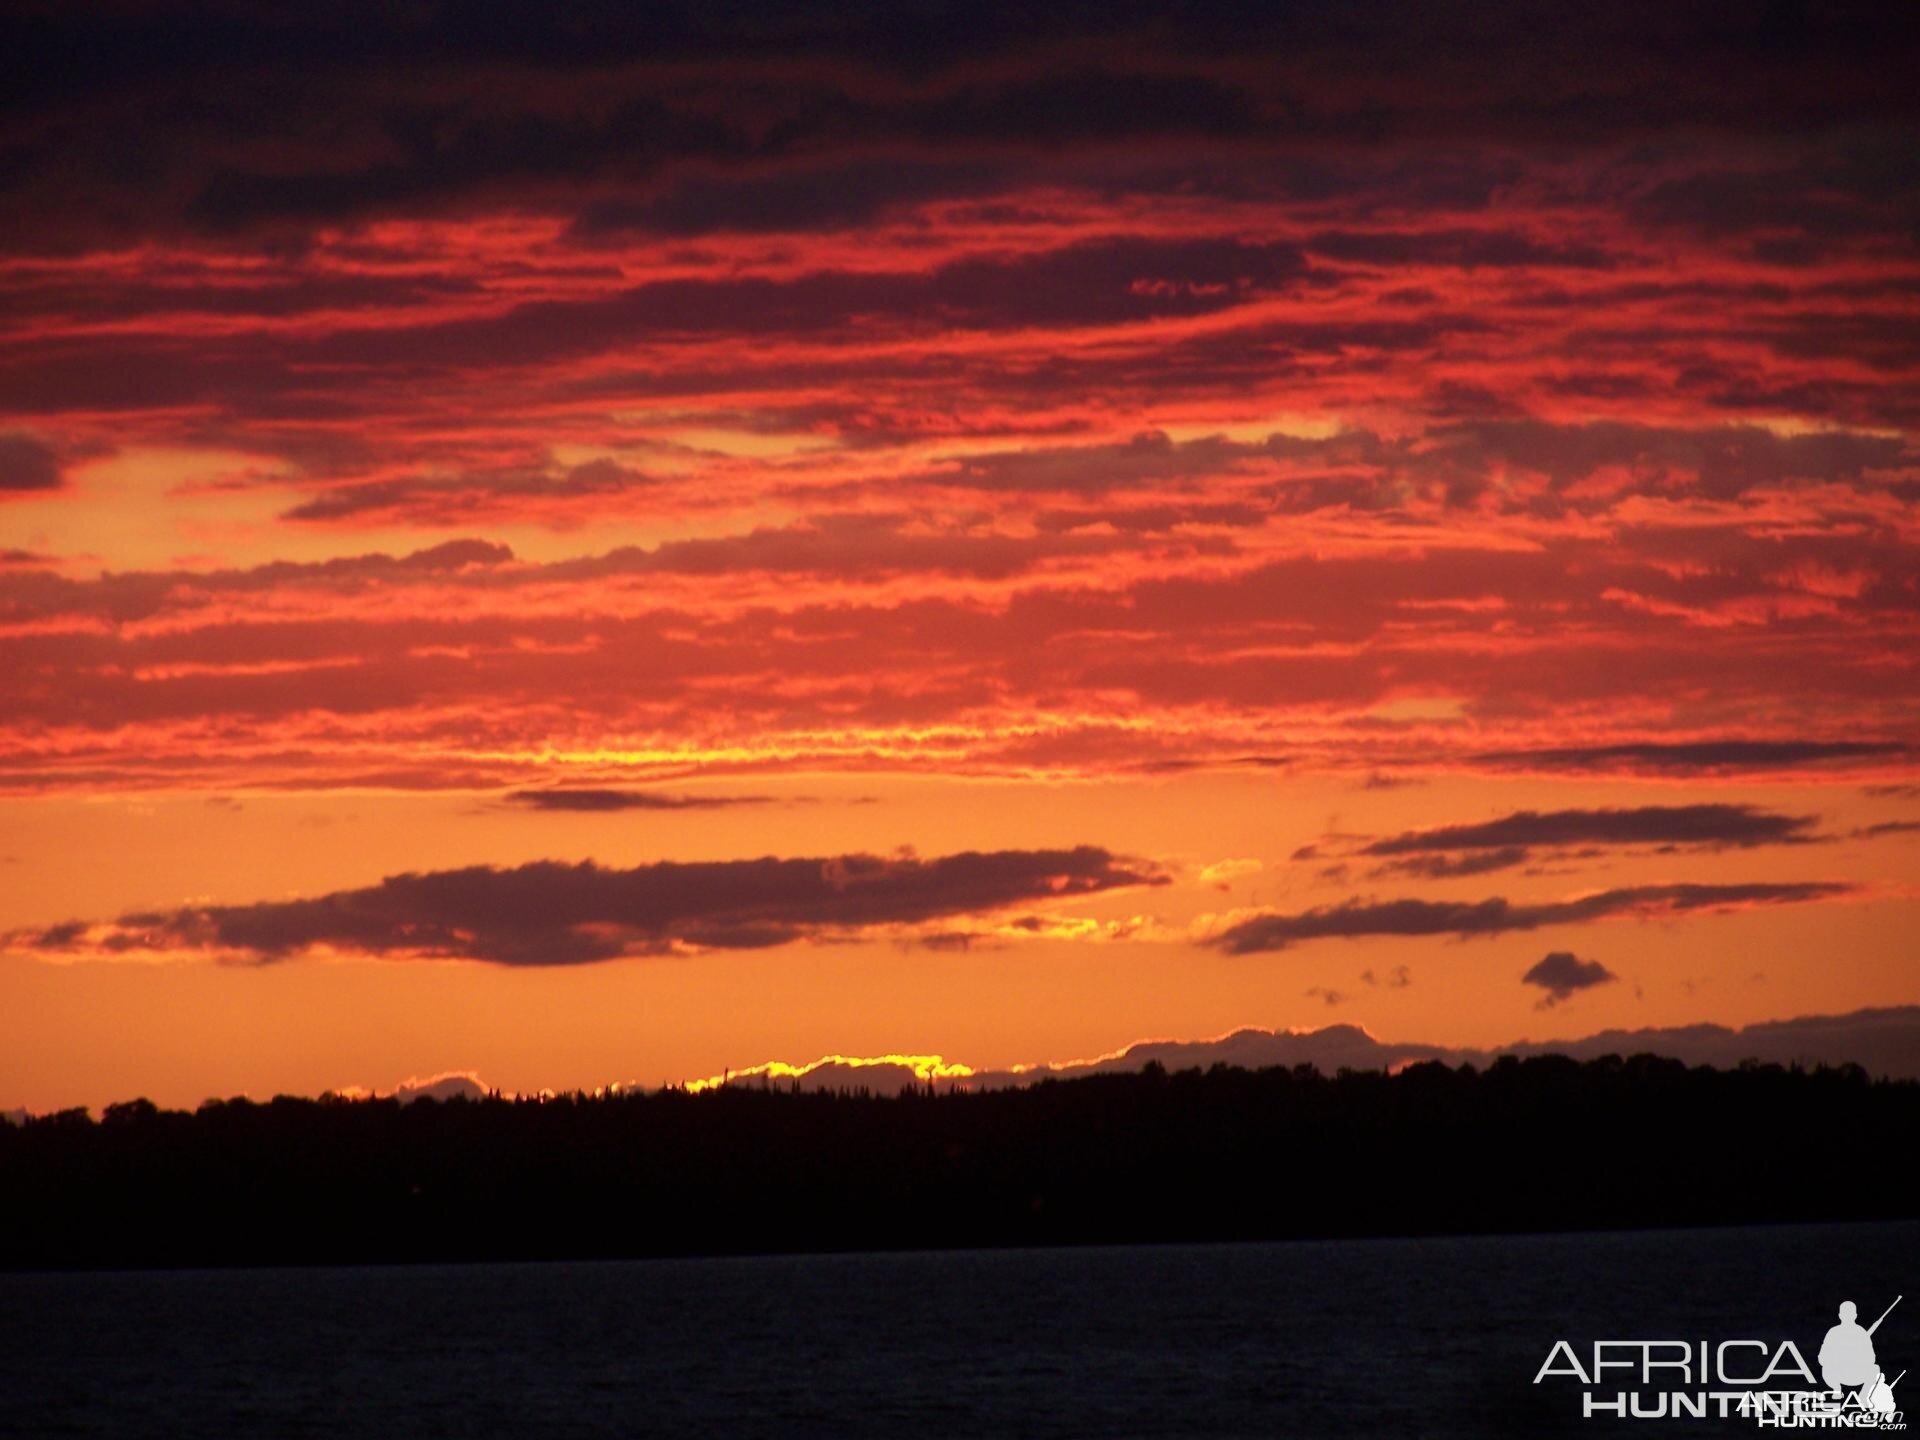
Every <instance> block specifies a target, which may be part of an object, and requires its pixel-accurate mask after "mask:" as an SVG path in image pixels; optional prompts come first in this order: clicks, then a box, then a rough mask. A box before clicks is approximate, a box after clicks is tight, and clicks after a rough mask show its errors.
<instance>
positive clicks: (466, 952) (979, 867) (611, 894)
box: [3, 845, 1166, 966]
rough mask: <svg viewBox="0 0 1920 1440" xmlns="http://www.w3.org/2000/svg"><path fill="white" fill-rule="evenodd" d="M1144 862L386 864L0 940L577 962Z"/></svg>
mask: <svg viewBox="0 0 1920 1440" xmlns="http://www.w3.org/2000/svg"><path fill="white" fill-rule="evenodd" d="M1164 883H1166V877H1165V876H1164V875H1163V874H1162V873H1161V872H1160V871H1159V870H1157V869H1156V868H1155V867H1153V866H1151V865H1148V864H1145V863H1143V862H1140V861H1134V860H1126V859H1123V858H1121V857H1118V856H1115V855H1113V854H1111V853H1109V852H1108V851H1106V850H1102V849H1099V848H1098V847H1095V846H1091V845H1083V846H1079V847H1076V848H1074V849H1071V850H999V851H986V852H978V851H967V852H965V853H963V854H958V855H948V856H944V857H942V858H940V859H936V860H921V859H919V858H917V857H915V856H913V855H910V854H902V855H895V856H885V857H883V856H876V855H840V856H833V857H826V858H815V859H777V858H774V857H771V856H769V857H765V858H762V859H758V860H729V861H710V862H694V863H680V862H670V861H662V862H660V863H657V864H651V865H637V866H634V867H633V868H631V869H624V870H621V869H608V868H604V867H602V866H599V865H596V864H594V863H592V862H591V861H588V862H585V863H582V864H578V865H566V864H559V863H556V862H553V861H537V862H534V863H532V864H527V865H520V866H515V867H513V868H510V869H499V868H496V867H493V866H489V865H476V866H469V867H468V868H466V869H462V870H440V871H429V872H425V873H408V874H404V875H392V876H389V877H387V878H386V879H385V880H382V881H381V882H380V883H379V884H378V885H372V886H368V887H366V888H364V889H359V890H340V891H335V892H333V893H331V894H327V895H321V896H317V897H314V898H312V899H305V900H287V901H267V902H262V903H260V904H254V905H216V906H198V907H191V908H185V909H179V910H170V911H161V912H153V913H147V914H135V915H125V916H122V917H121V918H120V919H119V920H118V921H115V922H114V923H113V924H111V925H109V926H104V927H89V926H87V925H85V924H81V923H68V924H65V925H57V926H52V927H49V928H47V929H43V930H27V931H16V932H14V933H13V934H11V935H8V936H5V937H4V941H3V943H4V946H5V948H7V949H10V950H16V951H21V952H25V953H34V952H41V953H58V952H61V951H63V950H71V949H73V948H74V947H75V946H76V945H77V944H80V943H83V942H84V943H87V944H89V945H91V946H92V947H94V948H96V949H97V950H99V951H100V952H103V953H106V954H140V953H152V952H166V951H175V950H214V951H218V952H224V953H232V952H237V953H240V954H243V955H247V956H250V957H251V958H253V959H255V960H259V961H269V960H279V959H286V958H290V957H292V956H296V955H299V954H302V953H304V952H308V951H312V950H314V949H316V948H326V949H329V950H338V951H343V952H346V953H350V954H363V955H402V956H412V955H426V956H431V957H442V958H450V959H462V960H485V961H491V962H494V963H497V964H502V965H522V966H547V965H579V964H586V963H589V962H592V961H598V960H611V959H615V958H617V957H620V956H624V955H650V954H660V953H663V952H665V951H668V950H670V949H673V948H674V947H676V946H681V945H684V946H693V947H698V948H712V949H763V948H766V947H769V946H775V945H784V944H787V943H789V942H792V941H796V940H803V939H809V938H834V937H838V938H845V937H849V936H853V935H856V934H858V933H859V932H860V931H862V930H865V929H868V928H871V927H875V926H886V925H900V924H908V925H910V924H915V923H918V922H921V921H926V920H932V919H936V918H939V917H943V916H951V915H962V914H970V913H976V912H981V911H991V910H996V909H999V908H1001V907H1003V906H1007V905H1011V904H1017V903H1031V902H1033V901H1035V900H1045V899H1051V898H1056V897H1064V896H1077V895H1091V894H1095V893H1097V892H1100V891H1103V890H1112V889H1116V888H1120V887H1123V886H1132V885H1158V884H1164Z"/></svg>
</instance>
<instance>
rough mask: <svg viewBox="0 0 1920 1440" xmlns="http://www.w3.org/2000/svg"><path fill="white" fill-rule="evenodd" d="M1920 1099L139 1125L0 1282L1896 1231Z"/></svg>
mask: <svg viewBox="0 0 1920 1440" xmlns="http://www.w3.org/2000/svg"><path fill="white" fill-rule="evenodd" d="M1916 1131H1920V1083H1916V1082H1913V1081H1886V1080H1881V1081H1874V1080H1871V1079H1869V1077H1868V1076H1867V1074H1866V1072H1865V1071H1863V1070H1861V1069H1860V1068H1859V1067H1857V1066H1843V1067H1840V1068H1832V1069H1830V1068H1824V1067H1823V1068H1819V1069H1814V1070H1802V1069H1799V1068H1784V1067H1781V1066H1777V1065H1757V1064H1748V1065H1744V1066H1741V1067H1740V1068H1738V1069H1732V1070H1713V1069H1709V1068H1706V1067H1696V1068H1692V1069H1689V1068H1688V1067H1686V1066H1685V1065H1683V1064H1681V1063H1680V1062H1678V1061H1674V1060H1666V1059H1660V1058H1656V1057H1654V1056H1650V1055H1639V1056H1635V1057H1633V1058H1631V1059H1624V1060H1623V1059H1621V1058H1619V1057H1616V1056H1609V1057H1606V1058H1603V1059H1599V1060H1592V1061H1588V1062H1585V1063H1580V1062H1576V1061H1573V1060H1570V1059H1566V1058H1564V1057H1558V1056H1548V1057H1539V1058H1533V1059H1526V1060H1518V1059H1514V1058H1512V1057H1504V1058H1502V1059H1500V1060H1498V1061H1496V1062H1494V1063H1493V1064H1492V1065H1490V1066H1488V1067H1487V1068H1485V1069H1483V1070H1476V1069H1474V1068H1473V1067H1471V1066H1462V1067H1460V1068H1458V1069H1451V1068H1449V1067H1447V1066H1446V1065H1444V1064H1441V1063H1438V1062H1428V1063H1425V1064H1419V1065H1414V1066H1411V1067H1410V1068H1408V1069H1405V1070H1403V1071H1401V1072H1400V1073H1399V1074H1396V1075H1388V1074H1386V1073H1383V1072H1379V1071H1342V1072H1341V1073H1339V1074H1338V1075H1335V1076H1331V1077H1329V1076H1324V1075H1322V1074H1320V1073H1319V1072H1317V1071H1315V1070H1313V1069H1311V1068H1310V1067H1306V1066H1302V1067H1299V1068H1296V1069H1291V1070H1289V1069H1282V1068H1275V1069H1267V1070H1255V1071H1249V1070H1241V1069H1234V1068H1229V1067H1226V1066H1216V1067H1214V1068H1213V1069H1211V1070H1206V1071H1200V1070H1188V1071H1179V1072H1174V1073H1169V1072H1167V1071H1165V1070H1164V1069H1162V1068H1160V1067H1158V1066H1157V1065H1150V1066H1149V1067H1148V1068H1147V1069H1146V1070H1144V1071H1142V1072H1138V1073H1130V1074H1110V1075H1098V1076H1092V1077H1087V1078H1084V1079H1075V1080H1067V1081H1058V1080H1046V1081H1042V1082H1040V1083H1037V1084H1034V1085H1031V1086H1027V1087H1024V1088H1017V1089H1008V1090H996V1091H989V1092H984V1093H971V1092H966V1091H960V1090H948V1089H945V1088H940V1089H937V1090H935V1089H931V1088H929V1087H925V1086H923V1087H920V1088H918V1089H913V1090H908V1091H906V1092H904V1093H902V1094H900V1095H897V1096H894V1095H885V1096H881V1095H875V1094H872V1093H870V1092H865V1091H858V1090H853V1091H840V1092H802V1091H798V1090H791V1089H786V1088H781V1087H780V1086H778V1085H777V1084H767V1083H765V1082H760V1081H755V1082H752V1083H747V1084H735V1085H731V1086H725V1087H721V1088H718V1089H716V1090H712V1091H708V1092H704V1093H698V1094H692V1093H688V1092H686V1091H682V1090H675V1089H670V1090H664V1091H657V1092H650V1093H614V1094H596V1095H585V1094H570V1095H560V1096H557V1097H547V1098H543V1099H539V1100H532V1099H521V1100H508V1099H503V1098H498V1097H495V1098H490V1099H486V1100H450V1101H445V1102H438V1101H434V1100H420V1101H416V1102H414V1103H410V1104H406V1105H402V1104H400V1103H398V1102H397V1101H395V1100H392V1099H375V1100H365V1099H355V1100H348V1099H342V1098H339V1097H333V1096H327V1097H323V1098H321V1099H319V1100H309V1099H295V1098H291V1097H280V1098H277V1099H274V1100H272V1101H270V1102H265V1103H256V1102H252V1101H248V1100H244V1099H236V1100H224V1101H208V1102H207V1103H206V1104H204V1105H202V1106H201V1107H200V1108H199V1109H198V1110H196V1111H194V1112H192V1113H188V1112H185V1111H168V1110H162V1109H159V1108H157V1107H155V1106H154V1105H152V1104H150V1103H149V1102H147V1101H144V1100H136V1101H132V1102H128V1103H125V1104H119V1105H113V1106H109V1107H108V1108H107V1109H106V1111H105V1113H104V1115H103V1116H102V1118H100V1119H99V1120H94V1119H93V1118H92V1117H91V1116H90V1115H89V1114H88V1113H87V1112H86V1111H84V1110H74V1111H64V1112H60V1113H57V1114H53V1115H47V1116H42V1117H39V1118H36V1119H32V1120H30V1121H28V1122H27V1123H26V1124H24V1125H21V1126H6V1125H0V1267H6V1268H16V1269H18V1268H41V1267H107V1266H111V1267H131V1266H176V1265H244V1264H308V1263H349V1262H400V1261H443V1260H480V1259H559V1258H591V1257H617V1256H651V1255H690V1254H724V1253H747V1252H773V1251H811V1250H845V1249H893V1248H907V1247H951V1246H1005V1245H1051V1244H1080V1243H1108V1242H1142V1241H1175V1240H1236V1239H1274V1238H1287V1237H1302V1236H1347V1235H1397V1234H1444V1233H1470V1232H1508V1231H1541V1230H1577V1229H1604V1228H1630V1227H1646V1226H1688V1225H1707V1224H1738V1223H1763V1222H1786V1221H1821V1220H1848V1219H1888V1218H1902V1217H1909V1216H1911V1215H1913V1214H1914V1213H1915V1210H1914V1201H1913V1198H1912V1196H1911V1194H1910V1193H1909V1192H1907V1191H1905V1190H1904V1189H1903V1188H1902V1187H1898V1186H1895V1185H1891V1184H1885V1183H1880V1181H1878V1180H1877V1179H1876V1175H1878V1174H1879V1173H1880V1171H1881V1163H1880V1158H1879V1157H1880V1156H1881V1154H1882V1151H1883V1148H1884V1145H1885V1143H1886V1141H1887V1138H1888V1137H1889V1136H1900V1135H1912V1134H1914V1133H1916Z"/></svg>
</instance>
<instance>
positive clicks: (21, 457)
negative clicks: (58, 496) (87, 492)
mask: <svg viewBox="0 0 1920 1440" xmlns="http://www.w3.org/2000/svg"><path fill="white" fill-rule="evenodd" d="M59 488H60V457H59V456H58V455H56V454H54V452H53V451H52V450H50V449H48V448H47V447H46V446H45V445H42V444H41V443H40V442H39V441H38V440H35V439H32V438H31V437H29V436H26V435H3V434H0V495H5V494H19V493H24V492H27V491H33V490H58V489H59Z"/></svg>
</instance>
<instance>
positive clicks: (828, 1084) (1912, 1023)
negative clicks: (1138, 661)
mask: <svg viewBox="0 0 1920 1440" xmlns="http://www.w3.org/2000/svg"><path fill="white" fill-rule="evenodd" d="M1501 1055H1517V1056H1521V1057H1526V1056H1531V1055H1567V1056H1571V1057H1573V1058H1574V1059H1578V1060H1591V1059H1594V1058H1596V1057H1598V1056H1601V1055H1660V1056H1665V1057H1667V1058H1670V1059H1675V1060H1681V1061H1684V1062H1685V1063H1687V1064H1689V1065H1712V1066H1715V1067H1717V1068H1719V1069H1723V1070H1724V1069H1728V1068H1730V1067H1733V1066H1736V1065H1739V1064H1741V1063H1742V1062H1744V1061H1747V1060H1757V1061H1762V1062H1765V1063H1770V1064H1776V1065H1801V1066H1807V1067H1811V1066H1815V1065H1848V1064H1857V1065H1859V1066H1860V1067H1861V1068H1862V1069H1864V1070H1866V1072H1867V1073H1868V1074H1869V1075H1872V1076H1875V1077H1882V1076H1884V1077H1888V1078H1891V1079H1896V1080H1913V1079H1920V1005H1904V1006H1896V1007H1891V1008H1886V1009H1873V1010H1856V1011H1854V1012H1852V1013H1851V1014H1847V1015H1803V1016H1798V1017H1796V1018H1794V1019H1790V1020H1769V1021H1765V1022H1763V1023H1760V1024H1756V1025H1748V1026H1746V1027H1744V1028H1737V1029H1729V1028H1728V1027H1726V1026H1724V1025H1685V1026H1678V1027H1674V1028H1669V1029H1644V1030H1603V1031H1601V1032H1600V1033H1598V1034H1596V1035H1585V1036H1580V1037H1578V1038H1575V1039H1569V1040H1537V1041H1536V1040H1520V1041H1516V1042H1515V1043H1513V1044H1511V1045H1502V1046H1499V1047H1498V1048H1496V1049H1491V1050H1476V1049H1469V1048H1464V1047H1459V1046H1446V1045H1425V1044H1419V1043H1417V1042H1408V1041H1393V1040H1376V1039H1375V1038H1374V1037H1373V1036H1372V1035H1371V1034H1369V1033H1368V1032H1367V1031H1366V1030H1365V1029H1363V1028H1361V1027H1360V1026H1358V1025H1326V1026H1323V1027H1321V1028H1320V1029H1318V1030H1262V1029H1258V1028H1254V1027H1247V1028H1245V1029H1241V1030H1235V1031H1234V1032H1232V1033H1231V1034H1228V1035H1221V1036H1218V1037H1215V1038H1213V1039H1210V1040H1143V1041H1140V1042H1139V1043H1137V1044H1134V1045H1129V1046H1128V1047H1127V1048H1126V1049H1124V1050H1120V1051H1117V1052H1115V1053H1114V1054H1112V1055H1105V1056H1102V1057H1100V1058H1099V1059H1096V1060H1083V1061H1077V1062H1069V1063H1065V1064H1056V1065H1040V1066H1031V1067H1028V1068H1027V1069H1023V1070H980V1071H975V1072H973V1073H972V1074H970V1075H968V1076H966V1077H965V1078H964V1079H958V1080H954V1081H951V1082H949V1081H948V1080H945V1079H943V1080H941V1081H940V1088H941V1089H943V1090H944V1089H947V1088H948V1087H949V1085H950V1084H951V1085H952V1087H953V1088H956V1089H962V1090H991V1089H1002V1088H1005V1087H1007V1086H1010V1085H1031V1084H1033V1083H1034V1082H1035V1081H1038V1080H1043V1079H1047V1078H1049V1077H1052V1078H1054V1079H1061V1080H1070V1079H1075V1078H1078V1077H1080V1076H1084V1075H1109V1074H1119V1073H1124V1072H1128V1071H1135V1070H1139V1069H1141V1068H1142V1067H1144V1066H1146V1065H1148V1064H1159V1065H1164V1066H1165V1067H1166V1068H1168V1069H1169V1070H1187V1069H1193V1068H1195V1067H1198V1068H1200V1069H1203V1070H1204V1069H1207V1068H1208V1067H1210V1066H1213V1065H1238V1066H1241V1067H1243V1068H1246V1069H1249V1070H1254V1069H1261V1068H1264V1067H1266V1066H1270V1065H1284V1066H1287V1067H1289V1068H1291V1067H1293V1066H1295V1065H1311V1066H1313V1067H1314V1068H1316V1069H1318V1070H1321V1071H1323V1072H1325V1073H1326V1074H1329V1075H1331V1074H1334V1073H1335V1072H1336V1071H1339V1070H1342V1069H1348V1070H1392V1069H1399V1068H1401V1067H1403V1066H1406V1065H1411V1064H1415V1063H1417V1062H1419V1061H1422V1060H1440V1061H1444V1062H1445V1063H1447V1064H1449V1065H1475V1066H1478V1067H1480V1068H1482V1069H1484V1068H1485V1067H1486V1066H1488V1065H1490V1064H1492V1063H1493V1062H1494V1060H1495V1059H1496V1058H1498V1057H1499V1056H1501ZM765 1068H767V1067H764V1066H754V1067H752V1068H750V1069H746V1070H742V1071H739V1072H737V1073H736V1075H735V1079H736V1080H739V1079H745V1078H749V1077H752V1076H755V1075H758V1074H759V1073H761V1071H762V1070H764V1069H765ZM786 1068H788V1069H793V1068H801V1069H803V1072H804V1073H802V1074H800V1075H798V1076H797V1077H793V1078H795V1079H796V1080H797V1083H798V1086H799V1088H800V1089H802V1090H844V1089H857V1088H860V1087H863V1086H864V1087H867V1088H870V1089H873V1090H875V1091H878V1092H881V1093H884V1094H895V1093H897V1092H899V1091H901V1090H906V1089H911V1088H913V1087H914V1086H916V1085H919V1084H921V1083H923V1075H924V1071H921V1072H916V1071H915V1069H914V1068H913V1067H911V1066H909V1065H906V1064H889V1063H885V1062H884V1061H879V1062H876V1061H873V1060H862V1061H858V1062H855V1061H849V1060H844V1059H841V1058H839V1057H827V1058H825V1059H822V1060H819V1061H815V1062H813V1063H812V1064H810V1065H806V1066H804V1067H793V1066H788V1067H786ZM775 1083H776V1084H781V1085H784V1084H785V1083H786V1077H784V1076H776V1078H775Z"/></svg>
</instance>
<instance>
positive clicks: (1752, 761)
mask: <svg viewBox="0 0 1920 1440" xmlns="http://www.w3.org/2000/svg"><path fill="white" fill-rule="evenodd" d="M1909 748H1910V747H1909V746H1906V745H1902V744H1897V743H1895V742H1893V741H1885V740H1691V741H1674V742H1660V741H1644V742H1632V743H1628V744H1620V745H1567V746H1550V747H1547V748H1544V749H1539V750H1489V751H1485V752H1483V753H1481V754H1479V755H1476V756H1474V757H1472V758H1473V759H1475V760H1478V761H1480V762H1481V763H1483V764H1489V765H1499V766H1503V767H1504V766H1512V767H1515V768H1523V769H1529V770H1574V771H1581V770H1650V771H1687V770H1698V771H1740V770H1787V769H1794V768H1797V767H1799V766H1802V765H1821V764H1831V763H1837V762H1844V761H1848V760H1883V759H1891V758H1893V757H1895V756H1900V755H1905V754H1906V753H1907V752H1908V750H1909Z"/></svg>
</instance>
